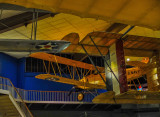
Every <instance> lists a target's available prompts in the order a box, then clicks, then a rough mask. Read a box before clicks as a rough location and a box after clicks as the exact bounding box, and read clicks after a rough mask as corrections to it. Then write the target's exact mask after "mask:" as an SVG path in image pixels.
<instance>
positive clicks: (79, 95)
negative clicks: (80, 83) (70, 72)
mask: <svg viewBox="0 0 160 117" xmlns="http://www.w3.org/2000/svg"><path fill="white" fill-rule="evenodd" d="M83 99H84V94H83V93H78V101H82V100H83Z"/></svg>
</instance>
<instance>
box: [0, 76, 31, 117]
mask: <svg viewBox="0 0 160 117" xmlns="http://www.w3.org/2000/svg"><path fill="white" fill-rule="evenodd" d="M0 89H2V90H7V91H9V94H10V95H12V97H14V98H15V99H18V100H19V102H17V104H18V105H19V107H20V108H21V110H22V111H23V113H24V114H25V116H26V117H33V115H32V113H31V112H30V110H29V109H28V107H27V106H26V104H25V103H24V101H23V99H22V97H21V95H20V94H19V93H18V91H17V89H16V88H15V87H14V85H13V84H12V82H11V81H10V79H8V78H4V77H0Z"/></svg>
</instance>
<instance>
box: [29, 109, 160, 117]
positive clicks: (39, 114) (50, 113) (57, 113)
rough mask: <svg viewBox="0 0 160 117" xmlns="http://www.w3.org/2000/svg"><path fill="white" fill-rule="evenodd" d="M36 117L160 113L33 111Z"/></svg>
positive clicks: (148, 116)
mask: <svg viewBox="0 0 160 117" xmlns="http://www.w3.org/2000/svg"><path fill="white" fill-rule="evenodd" d="M32 113H33V115H34V117H45V116H47V117H53V116H55V117H160V112H141V113H136V112H131V111H129V112H126V113H123V112H107V111H87V112H85V111H44V110H41V111H38V110H34V111H32Z"/></svg>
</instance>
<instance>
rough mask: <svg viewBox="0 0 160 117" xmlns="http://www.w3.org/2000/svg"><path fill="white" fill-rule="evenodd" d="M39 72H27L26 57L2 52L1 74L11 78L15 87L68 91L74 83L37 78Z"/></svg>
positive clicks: (0, 56)
mask: <svg viewBox="0 0 160 117" xmlns="http://www.w3.org/2000/svg"><path fill="white" fill-rule="evenodd" d="M38 74H39V73H25V58H21V59H16V58H14V57H11V56H9V55H7V54H4V53H0V76H2V77H6V78H9V79H10V80H11V81H12V83H13V84H14V86H15V87H17V88H22V89H26V90H41V91H68V90H70V89H71V88H72V85H68V84H63V83H57V82H52V81H48V80H41V79H36V78H35V76H36V75H38Z"/></svg>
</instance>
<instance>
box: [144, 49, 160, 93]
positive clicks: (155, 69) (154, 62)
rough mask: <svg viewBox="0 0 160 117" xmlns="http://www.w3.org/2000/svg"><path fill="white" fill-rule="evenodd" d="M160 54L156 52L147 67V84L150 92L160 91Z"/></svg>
mask: <svg viewBox="0 0 160 117" xmlns="http://www.w3.org/2000/svg"><path fill="white" fill-rule="evenodd" d="M159 55H160V52H159V51H155V52H154V54H153V57H152V58H151V59H150V65H149V66H148V67H147V84H148V90H149V91H158V90H160V56H159Z"/></svg>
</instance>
